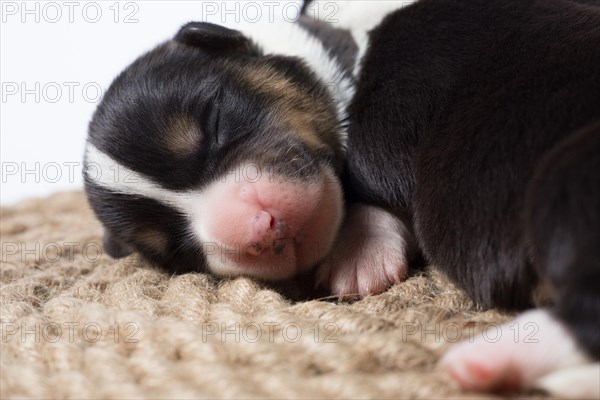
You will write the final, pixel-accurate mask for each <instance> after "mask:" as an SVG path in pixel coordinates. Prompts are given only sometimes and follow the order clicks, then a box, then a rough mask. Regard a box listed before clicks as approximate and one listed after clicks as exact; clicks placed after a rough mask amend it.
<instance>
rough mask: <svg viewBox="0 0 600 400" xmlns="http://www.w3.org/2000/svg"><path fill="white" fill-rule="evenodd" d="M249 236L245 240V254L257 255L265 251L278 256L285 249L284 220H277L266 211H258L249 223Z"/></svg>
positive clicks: (285, 226) (285, 229) (285, 231)
mask: <svg viewBox="0 0 600 400" xmlns="http://www.w3.org/2000/svg"><path fill="white" fill-rule="evenodd" d="M250 226H251V228H250V235H249V237H248V238H247V242H248V243H247V245H246V246H245V249H246V252H247V253H248V254H251V255H259V254H261V253H262V252H263V251H265V250H267V249H273V251H274V252H275V254H279V253H281V252H282V251H283V249H284V248H285V240H284V238H285V235H286V233H287V230H288V227H287V224H286V223H285V221H284V220H281V219H280V220H277V219H276V218H275V217H273V216H272V215H271V214H269V213H268V212H267V211H264V210H262V211H259V212H258V213H257V214H256V215H254V217H252V221H251V223H250Z"/></svg>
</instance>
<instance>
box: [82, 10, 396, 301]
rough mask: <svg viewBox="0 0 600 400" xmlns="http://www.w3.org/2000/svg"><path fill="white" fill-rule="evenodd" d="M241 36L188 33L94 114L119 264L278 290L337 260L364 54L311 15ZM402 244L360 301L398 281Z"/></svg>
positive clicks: (129, 77) (120, 84)
mask: <svg viewBox="0 0 600 400" xmlns="http://www.w3.org/2000/svg"><path fill="white" fill-rule="evenodd" d="M236 28H238V29H239V30H238V29H236V30H233V29H229V28H226V27H222V26H218V25H214V24H210V23H204V22H192V23H189V24H187V25H185V26H184V27H182V28H181V29H180V31H179V32H178V33H177V34H176V35H175V37H174V38H173V39H171V40H169V41H167V42H166V43H163V44H161V45H159V46H158V47H157V48H155V49H154V50H152V51H150V52H149V53H147V54H145V55H143V56H141V57H140V58H139V59H137V60H136V61H135V62H134V63H132V64H131V65H130V66H129V67H127V69H126V70H125V71H123V72H122V73H121V74H120V75H119V76H118V77H117V78H116V79H115V80H114V82H113V83H112V85H111V86H110V88H109V90H108V91H107V92H106V93H105V95H104V97H103V99H102V102H101V103H100V104H99V106H98V108H97V110H96V112H95V114H94V116H93V118H92V121H91V122H90V125H89V134H88V140H87V144H86V151H85V161H84V162H85V169H84V178H85V188H86V193H87V195H88V199H89V202H90V204H91V206H92V208H93V209H94V211H95V213H96V215H97V216H98V218H99V219H100V221H101V222H102V223H103V225H104V227H105V235H104V249H105V250H106V251H107V252H108V253H109V254H110V255H112V256H113V257H116V258H119V257H124V256H127V255H128V254H131V253H132V252H137V253H140V254H141V255H143V256H144V257H145V258H146V259H148V260H150V261H151V262H153V263H155V264H158V265H160V266H163V267H165V268H166V269H168V270H169V271H174V272H186V271H208V272H212V273H214V274H217V275H221V276H238V275H248V276H253V277H256V278H260V279H265V280H282V279H287V278H290V277H293V276H295V275H296V274H299V273H302V272H305V271H309V270H311V269H312V268H313V267H315V266H316V265H317V264H319V263H322V262H323V260H324V258H325V256H326V255H327V254H328V253H330V250H331V248H332V246H333V243H334V240H335V238H336V236H337V234H338V231H339V227H340V225H341V223H342V220H343V216H344V204H343V193H342V188H341V182H340V175H341V171H342V167H343V154H344V149H345V145H346V140H347V133H346V126H345V120H346V116H345V112H346V109H347V107H348V104H349V102H350V100H351V98H352V95H353V92H354V85H355V80H354V76H353V69H354V68H355V64H356V54H357V52H358V48H357V46H356V44H355V41H354V40H353V37H352V35H351V34H350V32H348V31H346V30H342V29H335V28H334V27H332V26H329V25H328V24H325V23H321V22H318V21H315V20H314V19H311V18H308V17H306V16H303V17H301V18H300V20H299V21H298V22H297V23H288V22H285V21H278V22H276V23H269V24H262V25H257V24H252V23H249V24H247V25H238V26H236ZM242 32H243V33H242ZM386 220H390V221H393V222H394V223H395V225H394V227H395V230H396V231H398V230H402V229H405V227H404V225H403V223H402V222H400V220H398V219H397V218H396V217H394V218H389V217H386ZM391 239H392V238H390V240H389V241H391ZM399 239H401V240H400V241H394V242H391V243H392V245H393V246H394V249H393V251H392V253H393V254H395V259H394V263H393V265H388V266H387V267H386V268H388V269H389V270H390V271H388V276H389V279H388V278H385V279H380V278H379V277H380V276H386V275H385V274H384V271H383V268H384V267H383V266H381V267H380V268H375V269H373V268H372V269H371V270H369V271H367V272H368V273H367V274H365V273H363V274H361V277H362V279H363V281H364V282H365V284H364V285H362V286H361V287H362V289H361V292H362V293H369V292H381V291H382V290H384V289H385V288H386V287H388V286H389V284H390V283H394V282H397V281H399V280H400V279H402V278H403V277H404V275H405V272H406V264H407V259H406V257H405V252H404V248H405V247H406V246H405V244H406V243H407V241H405V240H404V238H403V237H400V238H399ZM367 275H368V276H367ZM334 280H335V279H334ZM352 280H353V285H355V283H356V281H357V280H358V277H357V276H356V274H354V276H353V277H352ZM339 281H340V282H342V284H340V285H337V286H336V287H338V288H339V289H340V290H338V291H340V292H342V291H344V292H345V291H347V290H348V289H349V288H348V287H347V285H346V277H345V276H341V277H340V279H339ZM328 282H331V280H328ZM373 282H374V283H373ZM355 286H356V285H355Z"/></svg>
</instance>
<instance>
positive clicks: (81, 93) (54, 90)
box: [0, 0, 300, 205]
mask: <svg viewBox="0 0 600 400" xmlns="http://www.w3.org/2000/svg"><path fill="white" fill-rule="evenodd" d="M267 3H268V4H267ZM299 3H300V2H299V1H292V2H289V1H280V2H278V1H270V2H251V1H155V0H150V1H118V2H117V1H97V2H92V1H55V2H52V1H27V2H23V1H1V2H0V7H1V8H0V11H1V16H0V18H1V24H0V81H1V85H2V86H1V93H0V97H1V98H0V161H1V165H2V176H1V179H2V180H1V185H2V190H1V191H0V202H1V204H2V205H7V204H14V203H16V202H18V201H19V200H21V199H23V198H26V197H32V196H35V197H39V196H45V195H47V194H49V193H51V192H55V191H59V190H72V189H77V188H80V187H81V186H82V178H81V164H82V158H83V149H84V143H85V137H86V132H87V125H88V123H89V121H90V118H91V116H92V114H93V112H94V109H95V108H96V106H97V104H98V102H99V100H100V96H101V94H102V91H104V90H106V89H107V88H108V86H109V85H110V82H111V81H112V79H113V78H114V77H115V76H116V75H117V74H118V73H119V72H120V71H121V70H123V69H124V68H125V67H126V66H127V65H128V64H129V63H130V62H132V61H133V60H134V59H135V58H136V57H137V56H139V55H140V54H142V53H143V52H145V51H147V50H150V49H152V48H153V47H154V46H155V45H157V44H159V43H160V42H162V41H164V40H167V39H169V38H170V37H172V36H173V35H174V34H175V33H176V32H177V30H178V29H179V27H180V26H181V25H183V24H184V23H186V22H189V21H192V20H196V21H200V20H206V21H211V22H215V23H225V24H226V25H234V24H235V22H236V20H239V19H240V18H242V19H246V20H251V21H252V22H254V21H256V22H257V23H265V22H266V21H269V20H271V19H272V18H285V19H288V20H289V19H293V18H294V17H295V16H296V14H297V12H298V10H299ZM98 11H99V13H98ZM84 88H85V90H84ZM98 88H100V91H98V90H97V89H98ZM98 92H100V93H98Z"/></svg>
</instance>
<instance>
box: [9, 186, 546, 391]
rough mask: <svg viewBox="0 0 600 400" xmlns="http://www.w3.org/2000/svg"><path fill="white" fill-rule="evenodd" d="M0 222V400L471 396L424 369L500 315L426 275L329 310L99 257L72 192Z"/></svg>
mask: <svg viewBox="0 0 600 400" xmlns="http://www.w3.org/2000/svg"><path fill="white" fill-rule="evenodd" d="M1 212H2V215H1V218H2V219H1V225H2V226H1V235H2V263H1V271H0V272H1V273H0V282H1V297H0V307H1V309H0V322H1V323H2V326H1V327H2V341H1V358H0V397H2V398H4V399H8V398H22V397H26V398H71V399H84V398H95V399H96V398H109V399H112V398H114V399H117V398H120V399H124V398H127V399H132V398H177V399H183V398H344V399H347V398H352V399H356V398H419V399H421V398H422V399H430V398H443V397H448V396H451V397H462V398H473V399H476V398H477V399H479V398H482V395H481V394H478V393H465V392H462V391H461V390H460V389H459V388H458V387H457V386H456V385H455V384H454V383H453V382H452V381H451V380H450V379H449V378H448V377H447V376H446V375H445V374H444V373H443V372H442V371H439V370H437V369H436V362H437V360H438V358H439V356H440V355H441V354H442V353H443V352H444V350H446V349H447V348H448V346H450V345H451V343H450V342H456V341H458V340H459V339H460V340H466V339H468V338H469V337H470V336H472V335H474V334H475V333H477V332H479V331H481V330H483V329H486V328H487V327H490V326H495V325H494V324H499V323H503V322H506V321H507V320H508V319H509V318H510V317H511V316H510V315H505V314H501V313H498V312H496V311H486V312H480V311H478V310H477V308H476V307H475V305H474V304H473V302H472V301H470V300H469V299H468V298H467V297H466V296H465V295H464V294H463V293H462V292H461V291H459V290H458V289H456V288H455V287H454V286H453V285H451V284H450V283H449V282H447V281H446V280H444V278H443V277H442V276H441V275H440V274H438V273H437V272H435V270H433V269H426V270H424V271H422V272H416V273H413V275H412V276H411V277H410V278H409V279H408V280H407V281H405V282H403V283H401V284H398V285H396V286H394V287H392V288H390V289H389V290H388V291H386V292H385V293H383V294H381V295H378V296H371V297H367V298H364V299H362V300H357V301H354V302H340V301H337V299H331V298H319V297H318V296H317V297H315V295H314V294H312V295H311V294H310V292H311V291H309V290H308V289H310V287H309V285H307V283H306V280H303V279H298V280H296V281H294V282H288V283H285V284H282V285H269V284H265V283H261V282H256V281H254V280H252V279H248V278H236V279H217V278H214V277H212V276H210V275H206V274H195V273H194V274H185V275H171V274H168V273H165V272H163V271H161V270H160V269H157V268H155V267H153V266H150V265H147V264H146V263H144V262H143V261H141V260H139V259H138V258H137V257H136V256H131V257H128V258H125V259H122V260H119V261H115V260H112V259H111V258H110V257H108V256H107V255H102V254H101V251H100V246H101V238H102V228H101V226H100V224H99V223H98V221H97V220H96V219H95V217H94V215H93V213H92V212H91V210H90V209H89V206H88V205H87V202H86V199H85V196H84V195H83V193H81V192H67V193H59V194H55V195H53V196H51V197H49V198H46V199H36V200H28V201H24V202H21V203H20V204H19V205H17V206H11V207H5V208H2V210H1ZM307 293H308V294H307ZM311 296H312V297H311ZM493 333H494V332H493V331H492V332H491V333H490V335H491V336H493ZM528 396H529V397H528V398H540V397H543V395H542V394H539V393H529V394H528ZM488 397H490V398H496V397H494V396H489V395H488ZM520 397H521V398H523V395H522V394H521V395H520ZM498 398H500V396H498Z"/></svg>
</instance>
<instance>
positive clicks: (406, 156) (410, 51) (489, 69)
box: [345, 0, 600, 358]
mask: <svg viewBox="0 0 600 400" xmlns="http://www.w3.org/2000/svg"><path fill="white" fill-rule="evenodd" d="M599 3H600V2H598V1H591V0H588V1H575V0H495V1H489V0H420V1H418V2H417V3H415V4H413V5H411V6H409V7H405V8H403V9H402V10H400V11H397V12H395V13H393V14H391V15H389V16H388V17H387V18H386V19H385V20H384V22H383V23H382V24H381V25H380V26H379V27H378V28H376V29H375V30H374V31H373V32H372V34H371V37H370V46H369V49H368V51H367V54H366V56H365V59H364V61H363V68H362V71H361V74H360V77H359V84H358V88H357V93H356V96H355V100H354V102H353V104H352V106H351V108H350V128H349V142H348V160H347V167H348V169H347V172H346V179H345V181H346V182H345V183H346V188H347V190H349V191H352V193H353V197H354V199H355V200H356V201H361V202H367V203H374V204H377V205H380V206H383V207H388V208H391V209H395V210H398V209H402V210H409V211H410V212H411V213H412V215H413V218H414V224H415V232H416V235H417V239H418V242H419V244H420V246H421V248H422V250H423V252H424V254H425V256H426V258H427V259H428V261H429V262H431V263H433V264H435V265H437V266H439V268H441V269H442V270H443V271H445V273H447V274H448V275H449V276H450V277H451V278H453V279H454V280H455V281H456V282H458V283H459V284H460V285H461V286H462V287H463V288H465V289H466V291H467V292H468V293H469V294H470V295H471V296H472V297H473V298H474V299H475V300H476V301H478V302H479V303H480V304H481V305H482V306H484V307H500V308H505V309H525V308H528V307H531V306H532V292H533V290H534V288H535V287H536V286H537V285H538V283H539V282H540V281H542V280H544V279H546V277H549V279H550V281H551V283H552V284H553V286H554V289H555V291H556V296H555V301H556V307H555V311H556V313H557V315H558V316H559V317H560V318H562V319H563V320H564V321H565V322H567V323H568V325H569V326H570V327H571V328H572V329H573V330H574V332H575V334H576V335H577V336H578V337H579V338H580V340H581V343H582V344H583V346H584V347H585V349H586V350H587V351H588V352H589V353H590V354H592V355H593V356H594V357H596V358H600V335H599V331H600V330H599V329H598V315H600V295H599V294H598V291H597V289H595V288H596V287H597V285H598V283H599V277H600V261H599V256H600V253H599V249H600V161H599V157H600V151H599V144H598V138H599V137H600V128H599V125H598V123H600V7H599Z"/></svg>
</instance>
